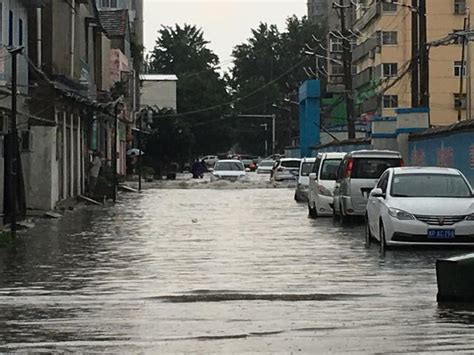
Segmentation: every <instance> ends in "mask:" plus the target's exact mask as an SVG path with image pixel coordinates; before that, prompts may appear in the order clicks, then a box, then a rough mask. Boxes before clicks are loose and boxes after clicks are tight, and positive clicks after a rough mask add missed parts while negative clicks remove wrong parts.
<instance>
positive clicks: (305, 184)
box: [295, 158, 316, 202]
mask: <svg viewBox="0 0 474 355" xmlns="http://www.w3.org/2000/svg"><path fill="white" fill-rule="evenodd" d="M315 161H316V158H303V159H302V160H301V164H300V170H299V173H298V183H297V184H296V191H295V200H296V201H298V202H306V201H308V188H309V174H310V173H311V172H312V171H313V166H314V163H315Z"/></svg>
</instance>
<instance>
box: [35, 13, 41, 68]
mask: <svg viewBox="0 0 474 355" xmlns="http://www.w3.org/2000/svg"><path fill="white" fill-rule="evenodd" d="M41 42H42V36H41V7H38V8H37V9H36V52H37V63H36V65H37V66H38V68H40V69H41Z"/></svg>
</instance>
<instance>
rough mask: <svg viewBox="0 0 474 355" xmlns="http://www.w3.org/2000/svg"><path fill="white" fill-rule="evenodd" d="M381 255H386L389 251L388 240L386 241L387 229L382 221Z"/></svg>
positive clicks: (380, 233)
mask: <svg viewBox="0 0 474 355" xmlns="http://www.w3.org/2000/svg"><path fill="white" fill-rule="evenodd" d="M379 235H380V253H382V254H385V252H386V251H387V240H386V239H385V228H384V226H383V223H382V221H380V232H379Z"/></svg>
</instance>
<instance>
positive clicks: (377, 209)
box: [367, 171, 390, 237]
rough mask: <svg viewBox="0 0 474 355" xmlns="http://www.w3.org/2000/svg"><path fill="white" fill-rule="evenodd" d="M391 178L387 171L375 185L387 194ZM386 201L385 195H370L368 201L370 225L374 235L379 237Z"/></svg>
mask: <svg viewBox="0 0 474 355" xmlns="http://www.w3.org/2000/svg"><path fill="white" fill-rule="evenodd" d="M389 178H390V171H386V172H385V173H383V174H382V176H381V177H380V179H379V181H378V182H377V184H376V185H375V187H376V188H379V189H381V190H382V192H383V193H384V194H387V187H388V180H389ZM384 203H385V198H383V197H374V196H369V199H368V202H367V215H368V219H369V222H368V223H369V226H370V230H371V232H372V234H373V235H376V236H377V237H379V228H380V226H379V220H380V216H381V210H382V208H383V204H384Z"/></svg>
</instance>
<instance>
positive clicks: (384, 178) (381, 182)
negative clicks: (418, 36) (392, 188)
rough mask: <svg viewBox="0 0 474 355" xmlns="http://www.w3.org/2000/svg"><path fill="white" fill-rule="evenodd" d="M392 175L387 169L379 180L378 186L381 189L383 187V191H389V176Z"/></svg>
mask: <svg viewBox="0 0 474 355" xmlns="http://www.w3.org/2000/svg"><path fill="white" fill-rule="evenodd" d="M389 177H390V173H389V172H388V171H385V172H384V173H383V174H382V176H381V177H380V179H379V182H378V183H377V187H378V188H379V189H382V192H383V193H384V194H385V193H387V186H388V178H389Z"/></svg>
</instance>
